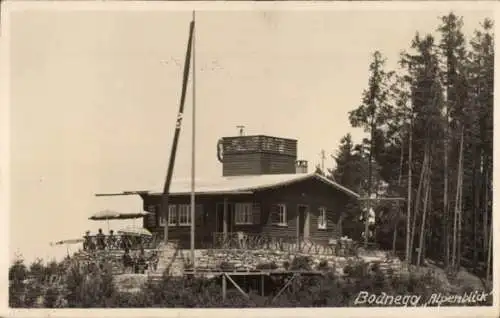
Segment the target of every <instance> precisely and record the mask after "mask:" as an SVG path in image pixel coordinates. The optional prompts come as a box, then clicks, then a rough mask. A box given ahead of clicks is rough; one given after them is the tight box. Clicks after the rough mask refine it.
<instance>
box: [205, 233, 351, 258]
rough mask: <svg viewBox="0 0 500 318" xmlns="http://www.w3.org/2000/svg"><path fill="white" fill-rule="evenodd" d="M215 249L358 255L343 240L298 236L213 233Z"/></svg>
mask: <svg viewBox="0 0 500 318" xmlns="http://www.w3.org/2000/svg"><path fill="white" fill-rule="evenodd" d="M212 248H213V249H248V250H257V249H265V250H275V251H282V252H290V253H307V254H325V255H341V256H350V255H355V254H356V249H357V245H356V244H354V243H352V244H344V242H342V241H341V240H336V241H331V240H313V239H300V240H299V242H297V237H296V236H276V235H273V236H271V235H267V234H254V233H244V232H231V233H221V232H215V233H213V246H212Z"/></svg>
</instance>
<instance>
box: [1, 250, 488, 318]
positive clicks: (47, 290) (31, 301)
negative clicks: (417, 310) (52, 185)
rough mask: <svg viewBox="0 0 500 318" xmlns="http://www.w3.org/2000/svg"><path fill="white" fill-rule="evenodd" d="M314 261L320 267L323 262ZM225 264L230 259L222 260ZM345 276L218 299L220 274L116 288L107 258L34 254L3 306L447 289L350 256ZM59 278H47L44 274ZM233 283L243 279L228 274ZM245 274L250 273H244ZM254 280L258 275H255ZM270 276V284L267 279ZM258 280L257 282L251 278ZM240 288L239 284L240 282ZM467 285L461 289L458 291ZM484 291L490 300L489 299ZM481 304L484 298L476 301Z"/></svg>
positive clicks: (248, 303)
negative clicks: (137, 287)
mask: <svg viewBox="0 0 500 318" xmlns="http://www.w3.org/2000/svg"><path fill="white" fill-rule="evenodd" d="M310 265H311V262H310V259H309V258H307V257H297V258H295V259H294V260H293V261H292V264H290V265H289V267H290V269H295V270H310V269H311V266H310ZM325 265H326V264H325V263H322V264H320V266H319V267H320V268H321V267H322V266H325ZM275 266H276V264H274V263H263V264H260V266H259V267H260V268H262V269H264V268H270V269H271V268H275ZM221 267H224V268H226V269H229V268H232V266H231V264H229V263H226V264H222V266H221ZM344 272H345V277H339V276H337V275H335V273H333V272H332V271H325V272H324V275H323V276H302V277H298V278H296V279H295V280H294V282H293V283H291V284H290V286H289V287H288V288H287V289H286V290H285V291H284V292H283V293H282V294H281V295H280V296H279V297H278V298H277V299H276V301H275V302H271V301H270V300H271V299H272V297H274V296H275V295H276V293H277V292H278V290H280V289H281V288H282V287H283V284H284V283H285V282H284V281H283V279H282V278H280V277H279V276H277V277H274V276H273V279H271V280H270V279H269V278H266V279H267V280H269V281H268V282H266V285H265V286H266V292H267V296H261V295H259V294H258V293H257V292H256V291H254V290H250V291H249V293H248V295H249V297H250V299H247V298H246V297H245V296H244V295H242V294H241V293H240V292H239V291H238V290H236V289H235V288H232V284H231V283H230V282H228V285H227V286H228V289H227V294H226V299H225V300H223V297H222V289H221V278H220V277H216V278H212V279H204V278H196V277H191V276H190V277H187V278H183V277H170V276H168V275H167V273H166V272H165V273H164V275H163V276H162V277H161V278H160V279H159V280H151V279H150V280H148V281H147V282H146V283H145V284H144V286H142V288H141V289H140V290H139V291H137V292H134V293H132V292H120V291H118V290H117V289H116V288H115V284H114V282H113V276H112V273H111V264H109V263H106V262H100V263H95V262H94V263H86V262H85V263H83V262H77V261H74V262H67V261H65V262H62V263H57V262H50V263H48V264H46V265H45V264H44V263H43V262H41V261H40V260H37V261H35V262H34V263H33V264H31V265H30V266H29V268H28V267H27V266H25V264H24V262H23V261H22V259H19V260H16V262H14V264H12V266H11V267H10V268H9V280H10V286H9V306H10V307H17V308H20V307H46V308H62V307H70V308H90V307H97V308H99V307H101V308H103V307H104V308H106V307H107V308H110V307H125V308H132V307H137V308H142V307H153V308H154V307H171V308H172V307H173V308H195V307H205V308H221V307H233V308H234V307H238V308H241V307H299V306H300V307H325V306H328V307H341V306H351V305H353V304H354V300H355V299H356V297H357V295H358V293H359V292H360V291H366V292H370V293H376V294H380V293H382V292H385V293H387V294H413V295H420V296H422V298H424V299H425V298H428V297H429V296H430V294H431V293H439V292H441V293H443V294H444V295H446V294H447V293H449V288H448V290H447V288H444V287H443V283H442V282H441V281H440V280H439V279H438V277H437V276H436V275H435V274H434V273H433V272H428V273H426V274H425V275H422V274H418V273H415V272H411V273H410V274H409V275H408V276H405V277H399V276H394V277H393V276H390V275H389V276H388V275H386V274H384V273H383V272H382V270H381V268H380V266H378V265H377V264H371V265H368V264H365V263H363V262H361V261H359V260H351V261H349V263H348V265H347V266H346V267H345V268H344ZM54 276H55V277H57V278H59V279H57V280H55V282H54V280H50V279H47V278H48V277H54ZM233 279H234V280H235V281H236V282H238V284H240V283H241V282H242V281H245V279H244V278H242V277H240V279H238V278H233ZM248 280H251V279H248ZM254 281H260V278H259V279H255V280H254ZM273 281H274V285H273V283H272V282H273ZM257 285H258V284H257ZM240 286H241V287H243V288H244V285H243V284H240ZM463 291H467V290H465V289H463V288H462V289H461V290H460V291H455V292H458V293H460V292H463ZM491 301H492V299H491V297H490V304H491ZM482 305H484V304H482Z"/></svg>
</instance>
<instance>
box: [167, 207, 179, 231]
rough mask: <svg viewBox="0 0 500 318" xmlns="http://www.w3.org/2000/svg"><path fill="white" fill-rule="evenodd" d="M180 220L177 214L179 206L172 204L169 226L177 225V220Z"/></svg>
mask: <svg viewBox="0 0 500 318" xmlns="http://www.w3.org/2000/svg"><path fill="white" fill-rule="evenodd" d="M178 220H179V218H178V216H177V206H176V205H174V204H171V205H169V206H168V226H177V221H178Z"/></svg>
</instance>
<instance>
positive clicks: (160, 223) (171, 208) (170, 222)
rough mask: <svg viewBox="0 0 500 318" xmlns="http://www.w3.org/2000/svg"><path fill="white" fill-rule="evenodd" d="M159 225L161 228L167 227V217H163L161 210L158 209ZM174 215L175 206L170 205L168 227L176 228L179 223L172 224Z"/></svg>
mask: <svg viewBox="0 0 500 318" xmlns="http://www.w3.org/2000/svg"><path fill="white" fill-rule="evenodd" d="M157 211H158V225H159V226H165V216H163V213H161V212H162V211H161V209H160V208H158V209H157ZM172 211H173V213H172ZM172 215H175V205H169V206H168V226H176V225H177V222H175V223H172Z"/></svg>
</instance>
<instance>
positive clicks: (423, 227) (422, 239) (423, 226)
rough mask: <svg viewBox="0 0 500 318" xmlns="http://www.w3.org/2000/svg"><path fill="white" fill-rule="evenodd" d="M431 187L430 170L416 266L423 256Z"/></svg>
mask: <svg viewBox="0 0 500 318" xmlns="http://www.w3.org/2000/svg"><path fill="white" fill-rule="evenodd" d="M430 185H431V178H430V169H429V173H427V174H426V181H425V189H424V191H425V196H424V207H423V209H424V210H423V212H422V224H421V226H420V242H419V248H418V256H417V266H420V264H421V261H422V255H423V253H422V252H423V249H424V229H425V217H426V215H427V207H428V199H429V194H430V191H431V190H430V189H431V187H430Z"/></svg>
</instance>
